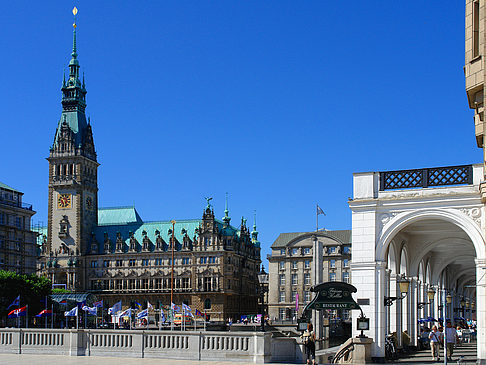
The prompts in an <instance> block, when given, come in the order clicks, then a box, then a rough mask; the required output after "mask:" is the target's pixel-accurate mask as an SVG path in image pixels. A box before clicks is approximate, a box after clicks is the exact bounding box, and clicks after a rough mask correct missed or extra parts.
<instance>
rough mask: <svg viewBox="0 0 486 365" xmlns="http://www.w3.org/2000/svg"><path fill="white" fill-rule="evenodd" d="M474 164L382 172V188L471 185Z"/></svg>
mask: <svg viewBox="0 0 486 365" xmlns="http://www.w3.org/2000/svg"><path fill="white" fill-rule="evenodd" d="M472 183H473V169H472V165H462V166H446V167H432V168H427V169H415V170H399V171H383V172H380V190H382V191H383V190H393V189H413V188H429V187H434V186H447V185H471V184H472Z"/></svg>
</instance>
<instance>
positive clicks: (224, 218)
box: [223, 193, 231, 227]
mask: <svg viewBox="0 0 486 365" xmlns="http://www.w3.org/2000/svg"><path fill="white" fill-rule="evenodd" d="M224 207H225V208H224V217H223V222H224V224H225V227H227V226H229V224H230V221H231V218H230V217H229V210H228V193H226V200H225V205H224Z"/></svg>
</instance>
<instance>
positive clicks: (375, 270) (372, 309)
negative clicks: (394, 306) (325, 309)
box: [351, 262, 386, 358]
mask: <svg viewBox="0 0 486 365" xmlns="http://www.w3.org/2000/svg"><path fill="white" fill-rule="evenodd" d="M351 268H352V270H353V275H352V279H353V285H354V286H355V287H356V288H357V289H358V292H357V293H356V294H357V296H356V297H357V298H358V299H359V298H369V301H370V302H369V303H370V304H369V305H361V309H362V310H363V313H364V315H365V316H366V317H368V318H369V319H370V330H369V331H367V332H366V333H365V335H367V336H369V337H371V338H372V339H373V341H374V342H373V345H372V348H371V356H372V357H375V358H384V357H385V332H386V327H385V326H386V323H385V303H384V298H385V294H386V292H385V279H386V272H385V270H386V264H385V262H359V263H357V262H356V263H352V264H351ZM358 315H359V311H353V323H352V325H353V336H358V335H359V334H360V331H358V330H357V328H356V320H355V318H356V317H357V316H358Z"/></svg>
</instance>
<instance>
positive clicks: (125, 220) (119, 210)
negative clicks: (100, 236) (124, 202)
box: [98, 207, 142, 226]
mask: <svg viewBox="0 0 486 365" xmlns="http://www.w3.org/2000/svg"><path fill="white" fill-rule="evenodd" d="M130 223H142V218H140V216H139V215H138V212H137V210H136V209H135V207H111V208H99V209H98V225H99V226H102V225H109V224H130Z"/></svg>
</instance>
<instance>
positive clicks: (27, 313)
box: [25, 304, 29, 328]
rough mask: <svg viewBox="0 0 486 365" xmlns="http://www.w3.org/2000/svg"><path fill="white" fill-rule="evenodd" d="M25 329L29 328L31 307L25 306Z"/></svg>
mask: <svg viewBox="0 0 486 365" xmlns="http://www.w3.org/2000/svg"><path fill="white" fill-rule="evenodd" d="M25 311H26V313H25V328H29V305H28V304H26V305H25Z"/></svg>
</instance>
